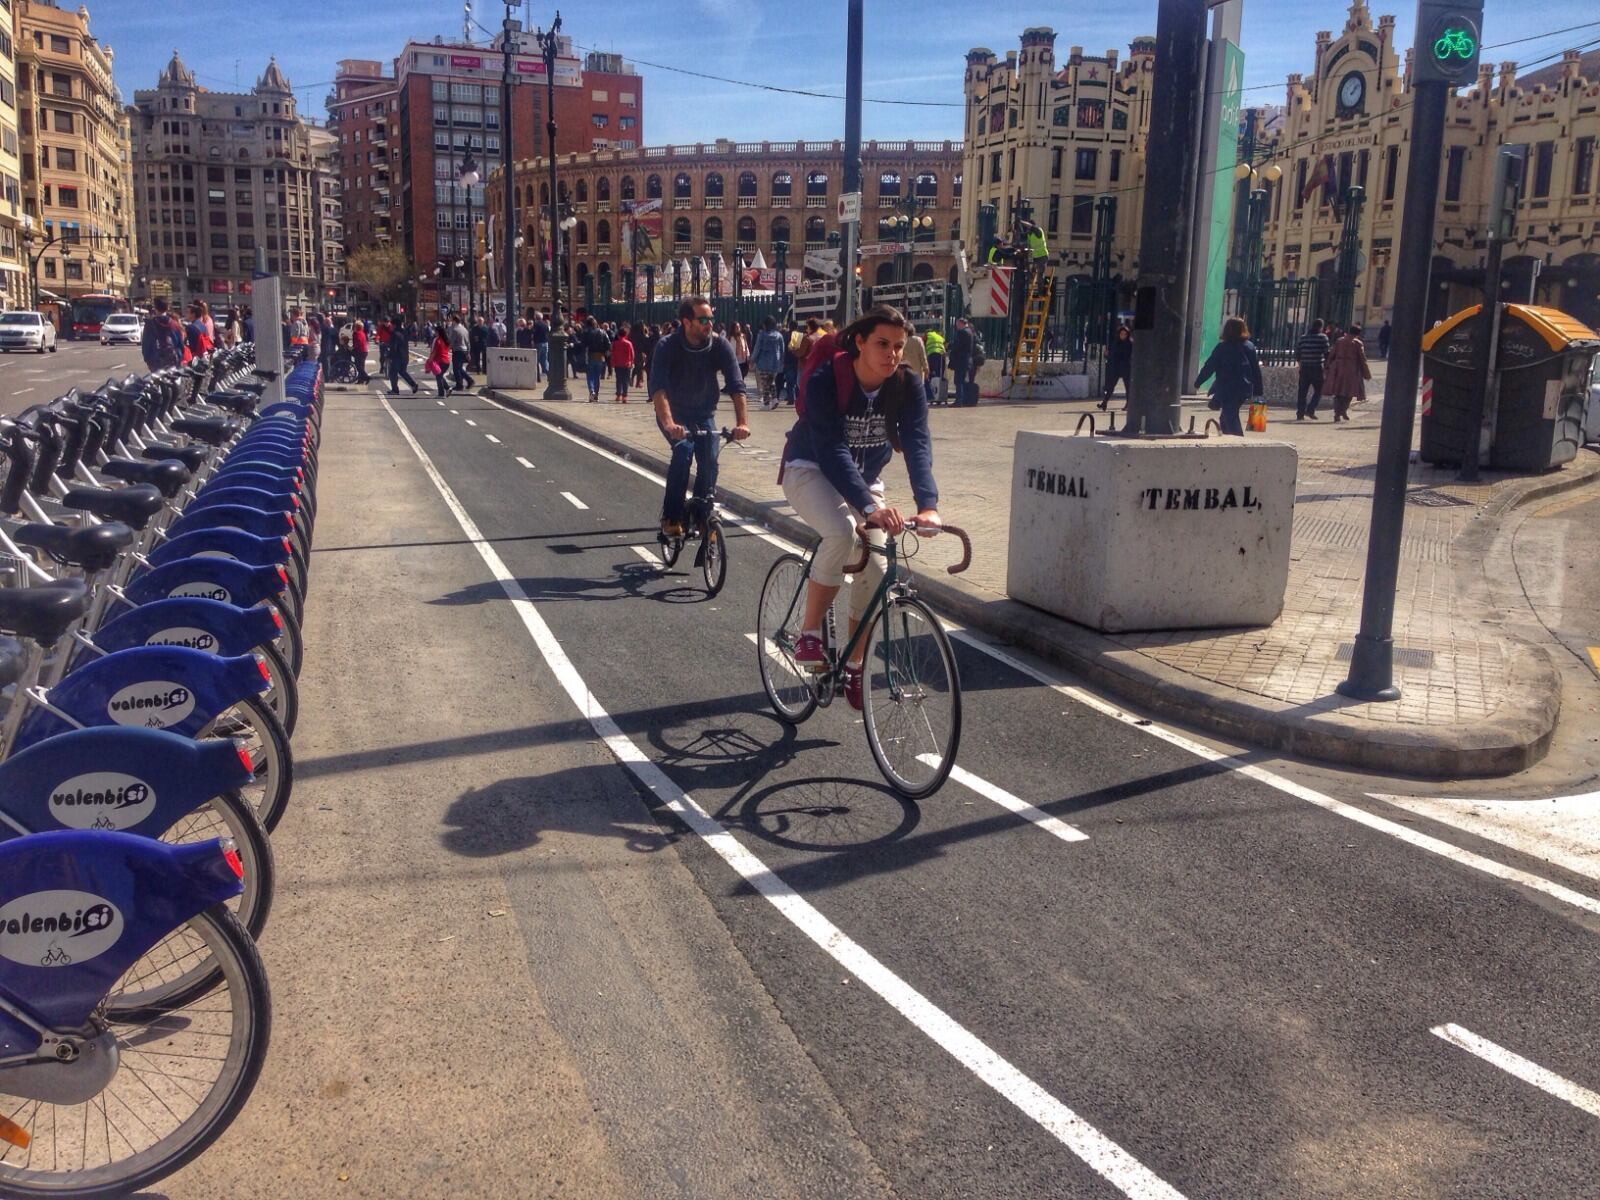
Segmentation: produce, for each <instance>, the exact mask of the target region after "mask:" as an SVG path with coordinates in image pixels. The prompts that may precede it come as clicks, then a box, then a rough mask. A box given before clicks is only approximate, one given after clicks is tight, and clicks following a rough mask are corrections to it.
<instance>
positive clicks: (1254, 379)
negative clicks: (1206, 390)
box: [1194, 341, 1266, 404]
mask: <svg viewBox="0 0 1600 1200" xmlns="http://www.w3.org/2000/svg"><path fill="white" fill-rule="evenodd" d="M1213 375H1215V376H1216V377H1217V378H1216V381H1215V382H1214V383H1212V385H1211V394H1212V395H1213V396H1215V397H1216V398H1217V399H1218V400H1223V401H1226V402H1228V403H1230V404H1243V403H1244V402H1245V401H1246V400H1248V399H1250V398H1251V397H1252V396H1259V395H1261V394H1262V393H1263V392H1265V391H1266V389H1265V388H1264V387H1263V386H1262V383H1261V361H1260V359H1258V358H1257V357H1256V346H1255V343H1254V342H1249V341H1245V342H1218V343H1217V344H1216V345H1215V346H1213V347H1212V348H1211V354H1210V357H1208V358H1207V359H1206V363H1205V366H1203V367H1201V368H1200V374H1199V375H1198V376H1196V377H1195V381H1194V385H1195V387H1199V386H1200V385H1201V384H1202V383H1204V382H1205V381H1206V380H1207V379H1209V378H1211V376H1213Z"/></svg>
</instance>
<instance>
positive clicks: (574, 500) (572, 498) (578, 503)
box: [561, 492, 589, 509]
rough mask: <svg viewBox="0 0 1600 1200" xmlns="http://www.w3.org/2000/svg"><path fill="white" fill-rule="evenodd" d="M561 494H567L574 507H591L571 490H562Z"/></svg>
mask: <svg viewBox="0 0 1600 1200" xmlns="http://www.w3.org/2000/svg"><path fill="white" fill-rule="evenodd" d="M561 494H562V495H563V496H565V497H566V498H567V499H568V500H569V501H570V502H571V503H572V507H573V508H582V509H587V508H588V507H589V506H588V505H587V504H585V503H584V502H583V501H582V500H579V499H578V498H577V497H576V496H574V495H573V494H572V493H571V492H562V493H561Z"/></svg>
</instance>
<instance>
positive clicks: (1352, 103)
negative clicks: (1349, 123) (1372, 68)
mask: <svg viewBox="0 0 1600 1200" xmlns="http://www.w3.org/2000/svg"><path fill="white" fill-rule="evenodd" d="M1366 91H1367V79H1366V76H1364V75H1362V74H1361V72H1359V71H1352V72H1351V73H1350V74H1348V75H1346V76H1345V77H1344V82H1343V83H1341V84H1340V85H1339V107H1340V108H1342V109H1344V110H1345V111H1346V112H1351V111H1353V110H1355V109H1358V108H1360V107H1361V98H1362V96H1364V95H1365V94H1366Z"/></svg>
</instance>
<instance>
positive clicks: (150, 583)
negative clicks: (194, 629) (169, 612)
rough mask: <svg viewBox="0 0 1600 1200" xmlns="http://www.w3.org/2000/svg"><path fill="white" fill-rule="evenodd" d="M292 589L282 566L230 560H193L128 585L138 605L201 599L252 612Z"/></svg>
mask: <svg viewBox="0 0 1600 1200" xmlns="http://www.w3.org/2000/svg"><path fill="white" fill-rule="evenodd" d="M288 585H289V575H288V572H286V571H285V570H284V569H283V568H282V567H281V566H276V565H274V566H263V567H253V566H251V565H249V564H248V563H242V562H235V561H233V560H232V559H229V558H196V557H193V556H191V557H189V558H179V559H174V560H173V561H172V562H167V563H162V564H161V565H160V566H159V567H152V568H151V569H150V570H148V571H146V572H145V573H144V574H143V575H141V576H139V577H138V578H137V579H135V580H133V581H132V582H131V583H129V584H128V587H127V596H128V599H129V600H131V601H132V602H133V603H134V604H147V603H149V602H150V601H152V600H164V599H166V598H168V597H169V596H170V597H174V598H179V597H183V596H198V597H200V598H201V599H203V600H220V601H222V603H224V604H237V605H238V606H239V607H240V608H249V607H250V606H251V605H253V604H259V603H261V601H263V600H272V599H275V598H276V597H277V596H278V595H279V594H280V593H282V592H283V591H284V589H285V588H287V587H288Z"/></svg>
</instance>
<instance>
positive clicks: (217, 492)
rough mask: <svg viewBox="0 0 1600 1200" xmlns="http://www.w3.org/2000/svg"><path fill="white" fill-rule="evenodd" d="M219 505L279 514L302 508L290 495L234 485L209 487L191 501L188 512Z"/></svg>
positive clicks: (298, 499) (294, 497)
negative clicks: (270, 511) (241, 506)
mask: <svg viewBox="0 0 1600 1200" xmlns="http://www.w3.org/2000/svg"><path fill="white" fill-rule="evenodd" d="M219 504H243V505H245V506H247V507H249V508H259V509H262V510H268V509H276V510H278V511H279V512H288V511H290V510H291V509H297V508H299V507H300V498H299V497H298V496H290V495H281V496H280V495H275V494H274V493H272V492H266V491H262V490H261V489H260V488H253V487H234V486H233V485H232V484H226V483H224V484H219V485H218V486H216V487H208V488H206V489H205V490H204V491H202V492H201V493H200V494H199V495H198V496H196V497H195V498H194V499H193V500H191V501H189V507H188V508H187V509H186V510H185V511H186V512H199V511H201V510H202V509H206V508H212V507H214V506H216V505H219Z"/></svg>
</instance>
